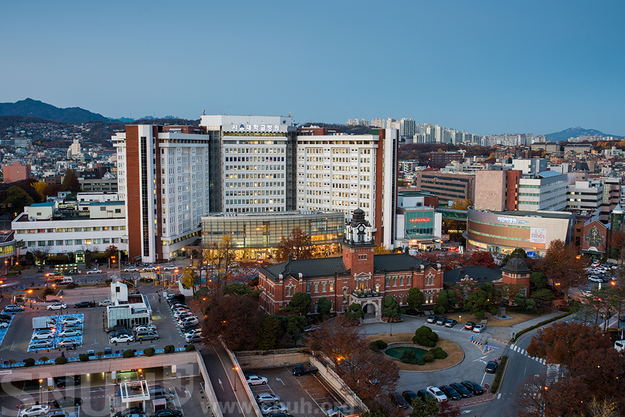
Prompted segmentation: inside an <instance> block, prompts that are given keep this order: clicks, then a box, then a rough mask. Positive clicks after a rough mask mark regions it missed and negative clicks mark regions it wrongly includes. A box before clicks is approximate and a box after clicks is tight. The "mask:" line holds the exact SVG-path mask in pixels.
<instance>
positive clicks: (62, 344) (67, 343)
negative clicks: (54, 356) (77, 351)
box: [56, 339, 79, 349]
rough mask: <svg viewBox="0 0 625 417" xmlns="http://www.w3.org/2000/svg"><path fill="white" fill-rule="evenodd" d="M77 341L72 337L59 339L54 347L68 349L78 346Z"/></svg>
mask: <svg viewBox="0 0 625 417" xmlns="http://www.w3.org/2000/svg"><path fill="white" fill-rule="evenodd" d="M78 345H79V343H78V342H77V341H75V340H73V339H63V340H59V341H58V342H57V344H56V347H58V348H70V349H74V348H76V346H78Z"/></svg>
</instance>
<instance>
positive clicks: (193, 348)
mask: <svg viewBox="0 0 625 417" xmlns="http://www.w3.org/2000/svg"><path fill="white" fill-rule="evenodd" d="M194 350H195V345H194V344H193V343H191V344H190V345H189V346H187V347H186V348H185V350H184V351H185V352H193V351H194Z"/></svg>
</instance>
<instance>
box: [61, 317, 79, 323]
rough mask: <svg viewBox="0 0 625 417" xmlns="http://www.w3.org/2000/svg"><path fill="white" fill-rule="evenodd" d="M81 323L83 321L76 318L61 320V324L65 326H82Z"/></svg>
mask: <svg viewBox="0 0 625 417" xmlns="http://www.w3.org/2000/svg"><path fill="white" fill-rule="evenodd" d="M82 323H83V319H81V318H78V317H65V318H64V319H63V320H61V324H64V325H67V324H82Z"/></svg>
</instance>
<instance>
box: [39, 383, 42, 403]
mask: <svg viewBox="0 0 625 417" xmlns="http://www.w3.org/2000/svg"><path fill="white" fill-rule="evenodd" d="M42 383H43V379H40V380H39V404H43V387H42V385H41V384H42Z"/></svg>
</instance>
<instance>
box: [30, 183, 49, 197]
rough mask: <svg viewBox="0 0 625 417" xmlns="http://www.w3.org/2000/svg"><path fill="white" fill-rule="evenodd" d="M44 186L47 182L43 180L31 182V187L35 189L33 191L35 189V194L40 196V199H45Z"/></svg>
mask: <svg viewBox="0 0 625 417" xmlns="http://www.w3.org/2000/svg"><path fill="white" fill-rule="evenodd" d="M46 186H47V184H46V182H45V181H44V180H39V181H37V182H36V183H34V184H33V188H34V189H35V191H37V194H39V196H40V197H41V200H45V199H46V194H45V189H46Z"/></svg>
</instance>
